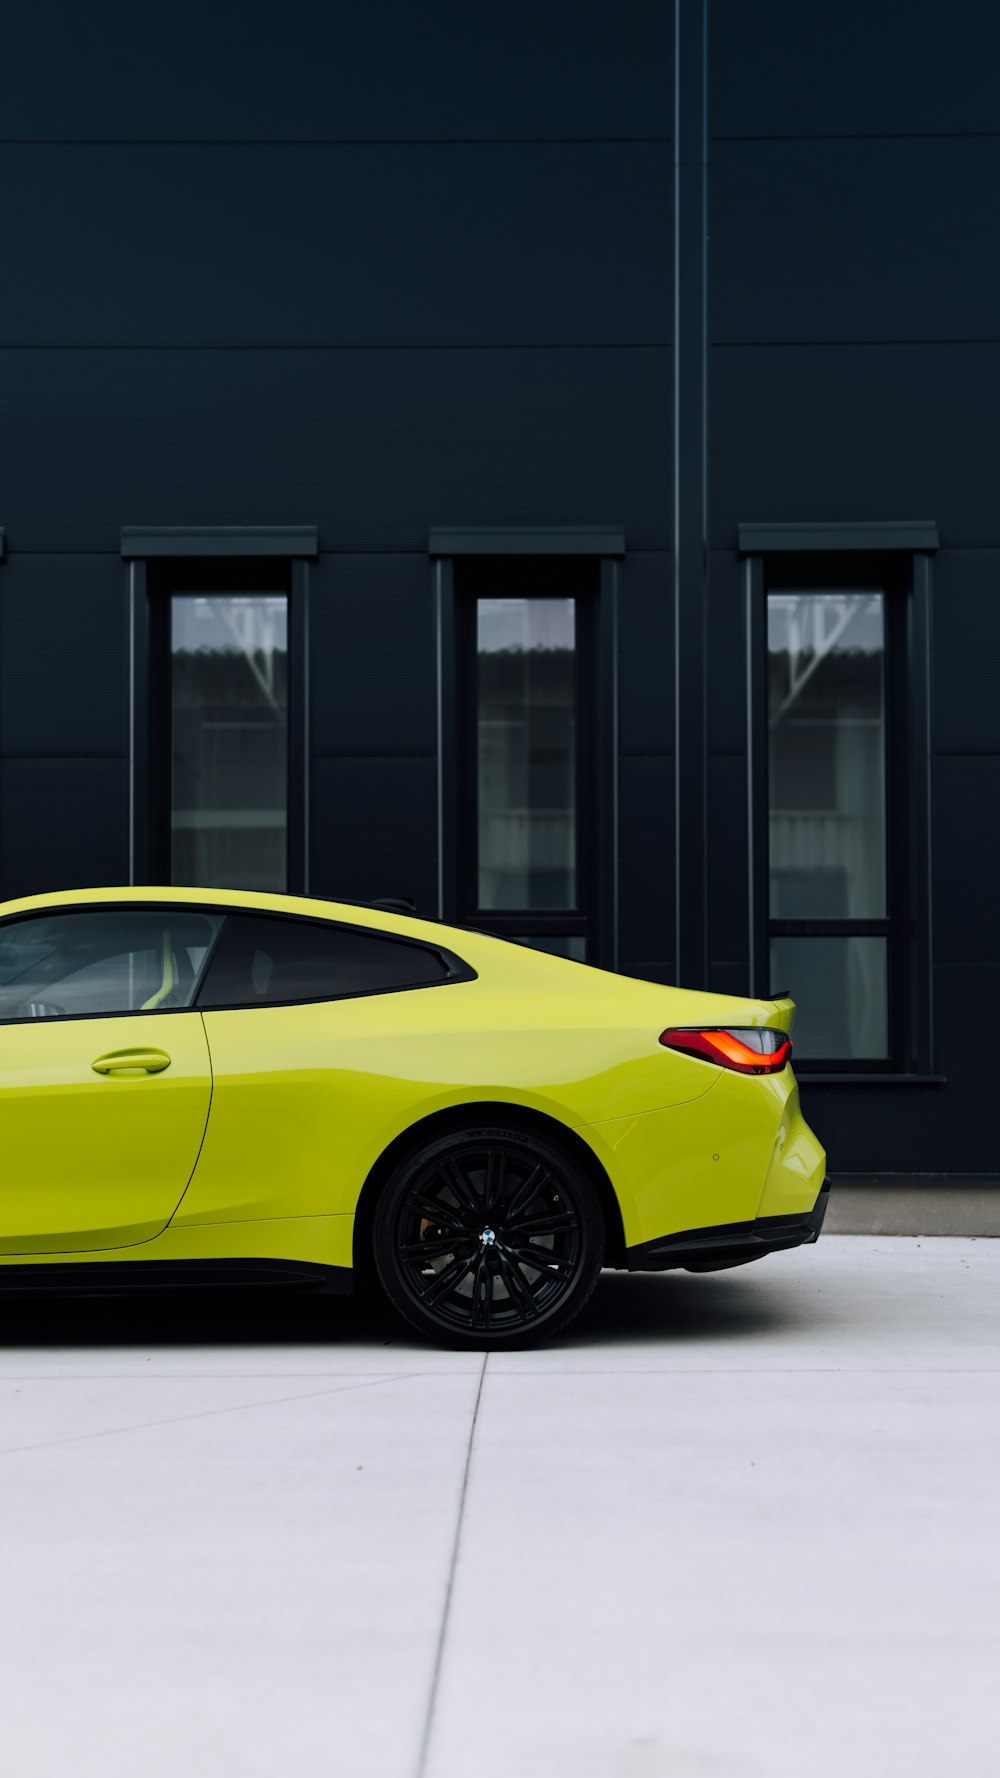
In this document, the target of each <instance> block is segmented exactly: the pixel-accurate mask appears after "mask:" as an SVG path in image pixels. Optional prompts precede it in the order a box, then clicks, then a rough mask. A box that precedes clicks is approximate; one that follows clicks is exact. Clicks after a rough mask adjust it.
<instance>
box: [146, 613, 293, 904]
mask: <svg viewBox="0 0 1000 1778" xmlns="http://www.w3.org/2000/svg"><path fill="white" fill-rule="evenodd" d="M171 668H172V671H171V713H172V740H173V773H172V809H171V828H172V864H173V880H174V882H176V883H191V884H199V883H200V884H216V883H217V884H222V885H225V886H228V887H238V888H252V889H279V890H280V889H284V887H285V885H286V881H287V826H288V763H287V762H288V601H287V598H286V597H285V595H284V594H277V593H259V594H193V595H180V594H178V595H175V596H174V597H173V599H172V600H171Z"/></svg>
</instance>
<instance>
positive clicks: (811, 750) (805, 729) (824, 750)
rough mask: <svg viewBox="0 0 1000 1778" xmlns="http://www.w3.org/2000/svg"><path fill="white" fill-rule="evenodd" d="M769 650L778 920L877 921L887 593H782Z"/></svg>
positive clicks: (774, 596)
mask: <svg viewBox="0 0 1000 1778" xmlns="http://www.w3.org/2000/svg"><path fill="white" fill-rule="evenodd" d="M767 650H768V654H767V667H768V726H769V746H768V763H769V779H770V782H769V844H770V884H771V916H772V918H775V919H809V918H814V919H816V918H826V919H847V918H855V919H865V918H868V919H872V918H875V919H877V918H879V917H881V916H882V915H884V913H885V910H886V869H885V857H886V844H885V599H884V595H883V594H882V593H880V592H823V593H807V592H803V593H797V592H781V593H771V594H770V595H769V597H768V602H767ZM845 1053H847V1052H845Z"/></svg>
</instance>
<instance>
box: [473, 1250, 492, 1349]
mask: <svg viewBox="0 0 1000 1778" xmlns="http://www.w3.org/2000/svg"><path fill="white" fill-rule="evenodd" d="M480 1308H481V1309H482V1317H481V1319H482V1325H483V1332H484V1333H489V1330H490V1322H491V1318H492V1314H493V1268H492V1267H491V1265H490V1263H489V1260H488V1259H487V1257H486V1250H485V1248H484V1249H483V1250H482V1251H481V1252H480V1254H479V1258H478V1260H477V1261H476V1271H475V1276H474V1277H473V1280H472V1325H473V1327H475V1326H476V1323H477V1322H478V1321H479V1320H480Z"/></svg>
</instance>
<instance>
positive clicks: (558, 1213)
mask: <svg viewBox="0 0 1000 1778" xmlns="http://www.w3.org/2000/svg"><path fill="white" fill-rule="evenodd" d="M504 1227H505V1228H506V1230H507V1233H508V1234H509V1235H526V1236H527V1237H528V1238H529V1240H530V1239H531V1237H532V1236H533V1235H563V1234H569V1232H570V1231H571V1230H572V1229H575V1228H577V1227H578V1223H577V1219H576V1215H575V1213H574V1212H573V1211H572V1210H553V1211H552V1212H551V1213H550V1214H548V1215H545V1216H527V1217H522V1218H519V1219H518V1221H517V1222H514V1223H512V1222H511V1220H510V1218H509V1217H508V1218H507V1220H506V1222H505V1223H504Z"/></svg>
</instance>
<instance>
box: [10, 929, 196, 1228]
mask: <svg viewBox="0 0 1000 1778" xmlns="http://www.w3.org/2000/svg"><path fill="white" fill-rule="evenodd" d="M0 930H2V928H0ZM153 1051H159V1052H160V1055H161V1056H164V1055H165V1056H166V1057H167V1058H168V1063H169V1065H168V1066H167V1067H166V1068H164V1067H162V1066H161V1065H160V1060H159V1058H158V1057H155V1056H154V1055H153V1054H151V1052H153ZM123 1052H127V1053H123ZM140 1058H148V1060H149V1061H151V1062H153V1065H154V1069H155V1072H147V1070H146V1067H145V1066H143V1061H142V1059H140ZM123 1062H124V1063H126V1064H128V1063H133V1062H134V1063H135V1066H125V1067H123V1066H122V1065H121V1064H122V1063H123ZM95 1063H101V1064H104V1065H105V1067H107V1068H108V1071H107V1072H105V1071H104V1067H102V1069H101V1071H100V1072H99V1071H98V1070H97V1068H95ZM211 1085H212V1073H211V1066H210V1063H209V1057H208V1044H207V1042H206V1040H205V1028H204V1024H203V1021H202V1018H201V1015H200V1013H196V1012H179V1013H176V1012H174V1013H167V1012H162V1013H161V1012H156V1011H155V1010H154V1011H151V1012H143V1013H133V1014H131V1015H128V1016H123V1017H119V1018H99V1019H38V1020H37V1021H34V1020H33V1021H28V1022H20V1023H17V1024H10V1025H5V1024H0V1132H2V1135H0V1142H2V1150H0V1257H5V1256H7V1255H15V1256H16V1255H24V1254H30V1253H46V1254H55V1253H58V1252H60V1251H65V1250H85V1249H91V1250H92V1249H95V1248H105V1247H123V1246H126V1245H131V1244H133V1243H135V1242H139V1241H148V1240H150V1239H151V1238H152V1237H153V1236H154V1235H157V1234H159V1232H160V1230H161V1229H163V1228H165V1227H166V1225H167V1223H168V1222H169V1221H170V1218H171V1216H172V1215H173V1213H174V1211H175V1210H176V1208H177V1205H178V1204H179V1202H180V1200H181V1198H182V1197H183V1195H184V1191H185V1188H186V1186H187V1183H188V1180H189V1179H190V1177H191V1174H192V1173H193V1171H194V1166H195V1162H196V1161H197V1159H198V1151H199V1149H200V1147H201V1142H202V1137H203V1136H204V1134H205V1125H206V1122H207V1120H208V1107H209V1101H210V1098H211Z"/></svg>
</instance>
